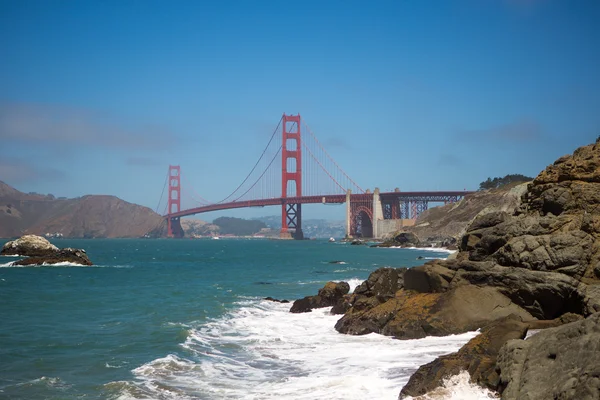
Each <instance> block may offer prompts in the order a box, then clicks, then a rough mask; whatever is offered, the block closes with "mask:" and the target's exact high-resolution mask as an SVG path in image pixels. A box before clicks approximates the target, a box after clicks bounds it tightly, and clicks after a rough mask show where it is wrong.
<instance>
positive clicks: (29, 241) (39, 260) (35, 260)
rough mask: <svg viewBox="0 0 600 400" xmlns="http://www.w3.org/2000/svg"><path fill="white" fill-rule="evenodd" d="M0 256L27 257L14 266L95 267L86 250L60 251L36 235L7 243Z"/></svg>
mask: <svg viewBox="0 0 600 400" xmlns="http://www.w3.org/2000/svg"><path fill="white" fill-rule="evenodd" d="M0 254H2V255H19V256H27V258H24V259H22V260H18V261H15V262H14V263H13V265H52V264H59V263H73V264H80V265H93V264H92V262H91V261H90V259H89V257H88V256H87V254H86V252H85V250H82V249H72V248H64V249H59V248H58V247H56V246H54V245H53V244H51V243H50V242H48V240H46V239H44V238H43V237H41V236H36V235H25V236H22V237H20V238H19V239H17V240H13V241H11V242H8V243H6V244H5V245H4V246H3V247H2V251H0Z"/></svg>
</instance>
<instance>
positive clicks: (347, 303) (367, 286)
mask: <svg viewBox="0 0 600 400" xmlns="http://www.w3.org/2000/svg"><path fill="white" fill-rule="evenodd" d="M406 271H407V268H389V267H383V268H378V269H377V270H375V271H373V272H371V274H370V275H369V278H368V279H367V280H366V281H364V282H363V283H361V284H360V285H358V286H357V287H356V289H354V293H352V294H349V295H345V296H344V297H343V298H342V300H341V301H338V302H337V303H336V305H334V306H333V308H332V309H331V313H332V314H344V313H345V312H346V311H348V310H349V309H350V308H354V309H355V310H367V309H371V308H373V307H375V306H377V305H379V304H381V303H383V302H385V301H387V300H389V299H390V298H393V297H394V295H395V294H396V291H398V290H399V289H402V287H403V286H404V273H405V272H406Z"/></svg>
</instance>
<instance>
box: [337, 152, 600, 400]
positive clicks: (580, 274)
mask: <svg viewBox="0 0 600 400" xmlns="http://www.w3.org/2000/svg"><path fill="white" fill-rule="evenodd" d="M515 206H516V208H514V209H512V210H511V209H498V208H495V209H494V208H489V209H488V210H489V211H491V212H480V213H478V216H477V217H476V218H475V219H474V220H473V221H472V222H471V223H470V225H469V226H468V227H467V228H466V229H465V232H464V234H463V235H462V238H461V239H460V241H459V244H458V245H459V252H458V253H457V254H456V257H455V258H453V259H449V260H433V261H431V262H428V263H426V264H425V265H422V266H419V267H414V268H410V269H387V270H385V269H381V270H377V271H375V272H374V273H373V274H372V275H371V277H370V278H369V280H367V281H365V283H364V284H363V285H361V287H359V288H357V290H355V292H354V293H353V294H348V295H345V296H344V298H343V299H342V300H340V301H339V303H338V304H337V305H336V306H335V307H334V309H335V310H336V311H338V312H342V313H344V315H343V316H342V318H340V320H339V321H338V322H337V323H336V325H335V328H336V329H337V330H338V331H339V332H341V333H346V334H354V335H362V334H368V333H373V332H375V333H380V334H383V335H388V336H393V337H395V338H397V339H416V338H422V337H425V336H445V335H449V334H456V333H462V332H467V331H473V330H477V329H479V330H480V331H481V334H480V335H479V336H477V337H475V338H474V339H472V340H471V341H470V342H469V343H467V344H466V345H465V346H463V348H462V349H461V350H460V351H458V352H457V353H454V354H450V355H446V356H442V357H439V358H438V359H436V360H435V361H433V362H431V363H429V364H427V365H424V366H422V367H421V368H419V370H418V371H416V373H415V374H413V376H412V377H411V379H410V380H409V382H408V383H407V385H406V386H405V387H404V388H402V391H401V394H400V398H405V397H408V396H420V395H423V394H426V393H428V392H430V391H432V390H433V389H435V388H436V387H439V386H441V385H442V384H443V382H444V380H445V379H447V378H450V377H451V376H453V375H457V374H459V373H460V372H461V371H465V370H466V371H468V372H469V374H470V376H471V380H472V381H473V382H475V383H477V384H479V385H480V386H482V387H485V388H488V389H491V390H494V391H496V392H498V393H499V394H501V396H502V398H503V399H519V398H529V399H547V398H582V399H584V398H590V399H592V398H594V399H597V398H599V397H600V381H599V380H598V376H600V375H599V372H600V364H599V363H598V362H597V361H592V360H598V359H600V325H599V324H598V320H599V317H598V315H600V314H599V312H600V242H599V239H600V207H599V206H600V143H595V144H591V145H588V146H584V147H581V148H579V149H577V150H576V151H575V152H574V153H573V154H572V155H569V156H564V157H561V158H560V159H558V160H557V161H556V162H555V163H554V164H552V165H550V166H549V167H547V168H546V169H545V170H544V171H542V172H541V173H540V174H539V175H538V176H537V177H536V178H535V179H534V181H533V182H532V183H530V184H528V185H527V187H526V189H525V190H523V192H522V196H521V201H520V202H516V203H515ZM363 286H364V287H363ZM539 329H543V331H542V332H540V333H538V334H537V335H534V336H532V337H531V338H528V339H527V340H524V339H525V337H526V335H527V334H528V332H536V331H537V330H539Z"/></svg>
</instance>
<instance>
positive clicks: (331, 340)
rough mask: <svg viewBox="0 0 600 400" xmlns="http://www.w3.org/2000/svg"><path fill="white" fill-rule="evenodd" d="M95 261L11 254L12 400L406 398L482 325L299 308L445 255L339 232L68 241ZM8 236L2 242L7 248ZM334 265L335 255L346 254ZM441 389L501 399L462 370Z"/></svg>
mask: <svg viewBox="0 0 600 400" xmlns="http://www.w3.org/2000/svg"><path fill="white" fill-rule="evenodd" d="M54 243H55V244H56V245H58V246H59V247H80V248H84V249H86V250H87V253H88V255H89V256H90V258H91V259H92V261H93V262H94V263H95V264H96V265H95V266H93V267H82V266H76V265H63V266H35V267H13V266H11V264H10V263H11V261H13V260H14V259H15V258H12V257H1V258H0V399H323V398H327V399H396V398H397V397H398V394H399V392H400V389H401V388H402V386H403V385H404V384H405V383H406V382H407V381H408V378H409V377H410V375H411V374H412V372H414V371H415V370H416V369H417V368H418V366H419V365H421V364H424V363H426V362H429V361H431V360H433V359H434V358H435V357H437V356H439V355H441V354H446V353H449V352H453V351H456V350H457V349H458V348H460V346H462V344H464V343H466V342H467V341H468V340H469V339H470V338H472V337H474V336H475V335H476V333H475V332H470V333H466V334H463V335H456V336H451V337H443V338H439V337H438V338H435V337H430V338H425V339H421V340H410V341H399V340H394V339H391V338H389V337H384V336H381V335H377V334H371V335H365V336H349V335H342V334H339V333H337V332H336V331H335V329H334V328H333V326H334V324H335V322H336V321H337V319H338V318H339V316H332V315H329V309H320V310H315V311H313V312H312V313H306V314H291V313H289V312H288V310H289V307H290V306H291V304H280V303H276V302H270V301H265V300H263V298H264V297H267V296H271V297H275V298H279V299H288V300H294V299H296V298H300V297H303V296H306V295H312V294H316V292H317V290H318V289H319V288H320V287H322V286H323V285H324V284H325V283H326V282H327V281H330V280H335V281H340V280H345V281H348V282H350V284H351V287H353V288H354V287H356V285H358V284H359V283H360V282H362V280H364V279H366V278H367V277H368V275H369V273H370V272H372V271H373V270H375V269H377V268H379V267H382V266H392V267H400V266H407V267H411V266H415V265H420V264H421V263H422V262H423V261H422V260H417V257H419V256H420V257H426V258H438V257H439V258H443V257H446V256H447V253H444V252H434V251H426V250H419V249H384V248H369V247H366V246H351V245H348V244H342V243H328V242H327V241H272V240H256V239H254V240H251V239H250V240H242V239H221V240H166V239H164V240H160V239H158V240H155V239H148V240H143V239H130V240H125V239H123V240H117V239H113V240H67V239H64V240H55V241H54ZM2 244H4V242H1V241H0V245H2ZM332 261H335V263H333V262H332ZM446 386H447V387H448V388H447V390H445V391H442V394H439V393H438V394H435V393H434V394H432V396H433V397H431V398H461V399H479V398H489V396H490V395H489V394H488V393H486V392H483V391H481V390H480V389H477V388H475V387H473V386H472V385H470V384H469V383H468V376H467V377H466V378H465V377H464V376H462V377H461V376H460V375H459V376H457V377H454V378H453V380H452V381H449V382H448V383H447V385H446Z"/></svg>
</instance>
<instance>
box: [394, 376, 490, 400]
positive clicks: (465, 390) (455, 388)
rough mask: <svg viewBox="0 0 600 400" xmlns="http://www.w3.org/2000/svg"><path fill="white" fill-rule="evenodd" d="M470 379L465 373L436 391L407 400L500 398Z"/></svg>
mask: <svg viewBox="0 0 600 400" xmlns="http://www.w3.org/2000/svg"><path fill="white" fill-rule="evenodd" d="M470 379H471V376H470V375H469V373H468V372H467V371H463V372H461V373H460V374H458V375H454V376H451V377H450V378H448V379H444V383H443V385H442V386H441V387H439V388H437V389H434V390H432V391H431V392H429V393H427V394H424V395H423V396H418V397H415V398H413V397H410V396H407V397H406V400H450V399H460V400H489V399H498V398H499V396H498V394H497V393H494V392H491V391H489V390H488V389H485V388H482V387H481V386H478V385H476V384H474V383H471V382H470Z"/></svg>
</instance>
